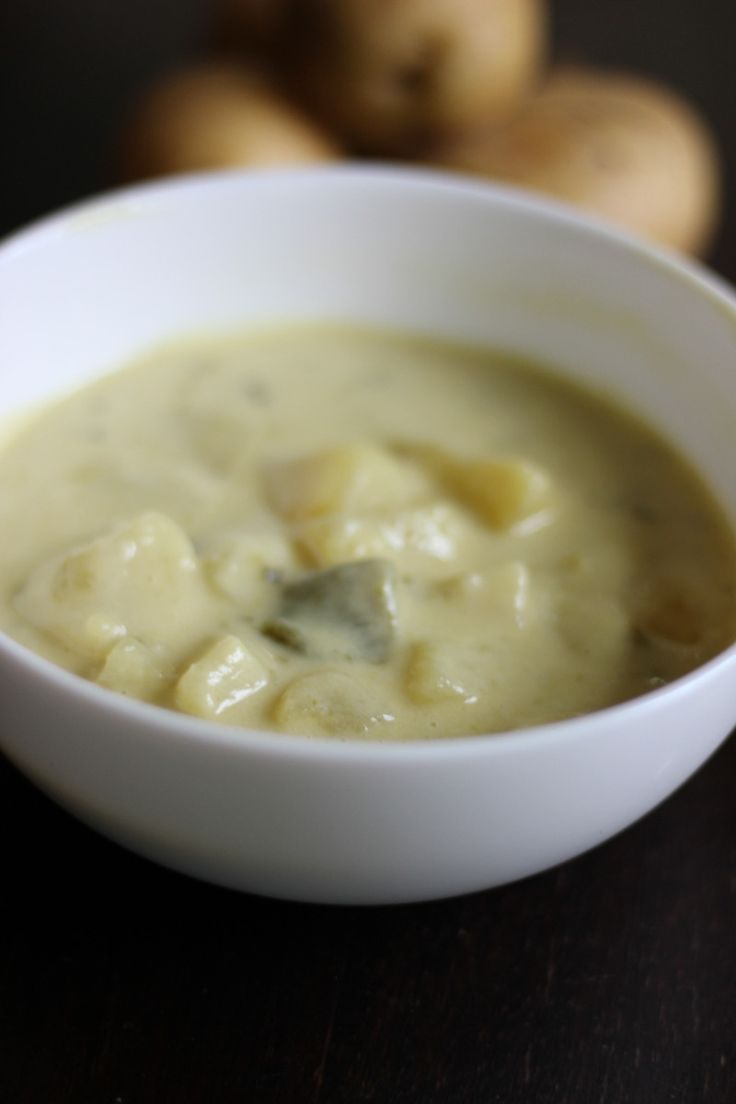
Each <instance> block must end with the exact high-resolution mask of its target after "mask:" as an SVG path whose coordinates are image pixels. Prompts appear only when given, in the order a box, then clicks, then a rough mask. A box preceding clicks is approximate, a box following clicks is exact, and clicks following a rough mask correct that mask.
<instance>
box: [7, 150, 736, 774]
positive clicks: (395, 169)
mask: <svg viewBox="0 0 736 1104" xmlns="http://www.w3.org/2000/svg"><path fill="white" fill-rule="evenodd" d="M326 183H330V184H335V183H337V185H338V186H345V187H352V186H356V185H359V186H360V187H361V188H365V187H366V186H367V187H373V188H375V187H379V188H393V189H400V190H409V191H411V190H416V189H419V190H420V191H423V192H425V193H429V192H435V193H438V194H439V193H444V194H445V195H446V196H448V198H450V199H451V198H452V196H455V197H457V200H458V202H462V201H468V200H469V201H473V202H485V203H490V204H492V205H496V206H500V207H502V208H503V207H505V208H507V209H511V210H514V211H517V212H520V213H521V214H522V215H524V216H526V217H531V218H532V219H536V220H538V221H544V222H547V223H550V222H551V223H556V224H557V225H560V226H563V227H565V229H566V231H569V232H571V233H572V234H573V235H577V236H583V237H586V238H593V239H597V240H598V241H599V242H601V244H602V245H603V248H605V249H609V248H613V249H615V250H619V251H623V252H626V253H629V254H634V255H635V256H636V258H637V260H638V261H639V262H641V263H645V264H648V265H649V266H650V267H651V266H655V267H656V268H658V269H660V270H662V269H664V271H665V274H666V275H667V276H669V277H671V278H675V279H678V280H680V281H681V282H683V283H686V284H687V285H688V287H689V288H691V289H692V291H693V292H695V293H697V294H700V295H701V296H704V297H705V298H706V299H709V300H711V302H712V303H713V304H714V305H715V306H717V307H719V308H720V309H721V310H722V311H723V313H724V315H726V316H727V317H729V318H730V319H731V320H732V322H733V324H734V331H735V334H734V336H735V338H736V291H734V289H732V288H731V286H730V285H729V284H728V282H727V281H726V280H724V279H722V278H721V277H720V276H718V275H717V274H715V273H713V272H712V271H710V270H709V269H707V268H706V267H705V266H704V265H703V264H702V263H701V262H699V261H697V260H694V259H692V258H686V257H683V256H681V255H679V254H678V253H676V252H674V251H673V250H670V249H667V248H665V247H664V246H661V245H655V244H651V243H649V242H647V241H645V240H643V239H640V238H638V237H637V236H636V235H635V234H633V233H630V232H628V231H626V230H624V229H620V228H619V227H617V226H615V225H613V224H611V223H609V222H607V221H605V220H604V219H602V218H598V217H596V216H594V215H590V214H588V213H581V212H580V211H579V210H577V209H575V208H573V207H572V206H570V205H568V204H566V203H564V202H562V201H559V200H555V199H550V198H548V197H544V196H541V195H539V194H537V193H533V192H531V191H527V190H525V189H521V188H516V187H512V186H508V185H503V184H497V183H492V182H489V181H484V180H480V179H478V178H477V177H472V176H469V175H466V174H462V173H454V172H448V171H444V170H440V169H433V168H428V167H424V166H422V167H418V168H417V167H413V166H397V165H386V164H382V163H380V162H371V163H366V164H362V163H351V162H347V163H344V164H338V165H328V166H321V165H318V166H306V167H300V168H279V169H272V168H265V169H245V170H244V169H227V170H215V171H207V172H198V173H189V174H182V175H179V176H175V177H170V178H164V179H161V180H154V181H144V182H139V183H135V184H132V185H127V186H125V187H122V188H116V189H113V190H110V191H105V192H103V193H100V194H98V195H94V196H91V197H89V198H86V199H82V200H80V201H78V202H75V203H72V204H70V205H67V206H65V207H62V208H61V209H59V210H58V211H55V212H52V213H51V214H48V215H44V216H42V217H41V218H39V219H36V220H34V221H32V222H30V223H29V224H27V225H26V226H23V227H20V228H19V229H17V230H14V231H12V232H11V233H10V234H9V235H7V236H5V237H4V238H2V239H0V268H2V267H4V266H5V265H6V264H9V263H10V264H12V262H13V261H14V259H15V257H16V256H18V255H24V254H25V253H27V252H28V251H31V250H36V249H42V248H43V247H44V246H45V245H46V244H47V243H48V242H49V241H50V240H51V241H53V240H54V239H55V238H56V237H57V236H58V235H60V234H64V233H66V232H68V231H70V230H71V231H74V230H78V229H83V228H84V227H85V224H89V225H90V227H92V226H94V225H96V224H98V220H102V221H104V222H107V221H108V219H112V218H116V217H117V216H126V215H136V214H138V213H139V212H140V211H141V210H142V209H144V208H149V207H150V205H151V204H152V203H154V204H155V203H157V202H159V201H161V200H164V201H166V200H169V199H170V198H172V197H178V196H183V197H187V196H190V197H191V196H192V194H194V193H197V192H205V193H206V192H212V191H213V190H214V192H215V193H216V192H217V190H218V189H219V188H221V187H226V188H227V187H235V188H240V187H243V188H245V189H246V190H248V189H254V190H256V189H258V188H259V187H260V188H269V189H273V187H274V186H281V187H284V188H287V189H288V188H304V187H315V188H320V187H323V186H324V185H325V184H326ZM735 537H736V534H735ZM0 656H3V657H4V658H7V659H8V660H10V661H11V663H15V664H18V665H20V666H22V667H24V668H25V669H26V671H27V673H28V674H29V675H30V676H32V677H33V678H37V679H40V680H41V681H43V682H45V683H47V684H49V685H50V687H52V688H54V689H56V690H58V691H59V692H60V693H61V694H63V695H70V696H72V697H74V698H76V699H77V700H78V703H79V705H81V706H84V707H87V708H92V709H94V708H97V709H98V710H100V711H101V712H102V713H109V714H111V715H115V716H117V717H118V718H120V719H122V720H126V719H128V720H129V721H130V725H131V726H136V725H137V726H139V727H142V728H145V729H146V730H147V735H149V736H150V735H152V734H153V733H154V732H155V734H156V735H157V736H161V737H163V738H164V739H165V740H167V741H169V742H170V741H172V738H173V737H177V738H179V739H180V740H182V741H184V742H185V743H188V744H198V745H201V747H202V748H203V749H204V748H205V747H207V746H209V747H210V748H211V749H212V750H217V749H221V750H230V751H236V752H239V753H243V754H251V755H253V754H255V755H258V756H261V755H263V756H266V757H271V756H275V757H277V758H283V757H287V758H290V759H295V760H301V761H303V760H314V762H316V763H319V764H324V762H325V761H328V760H334V761H336V762H356V763H358V762H363V763H369V764H372V765H374V766H375V765H380V764H381V762H382V761H383V760H386V761H390V762H391V763H396V762H399V761H404V762H408V763H416V762H417V761H422V762H426V761H429V762H434V763H442V762H445V761H446V760H448V759H450V760H458V761H462V760H465V759H467V758H468V757H470V758H477V757H478V756H481V757H483V758H485V757H486V756H491V757H494V758H495V757H496V756H498V755H508V754H511V753H516V754H524V753H525V752H528V751H530V750H531V749H533V748H536V747H538V746H539V745H540V743H542V742H544V744H545V745H546V746H550V745H558V744H560V743H565V742H568V741H570V742H575V741H576V740H578V739H581V738H582V739H585V740H586V741H588V740H591V738H593V737H595V736H596V735H597V734H600V735H605V733H606V732H608V731H609V729H610V726H611V724H612V723H614V724H616V725H625V724H626V723H627V722H628V721H629V720H631V721H634V720H636V721H637V722H639V723H641V722H643V721H645V720H646V719H647V717H649V716H650V715H652V714H653V713H656V712H657V711H658V710H659V709H660V707H661V706H662V705H663V704H665V702H666V701H668V702H669V704H670V706H675V705H676V704H677V702H678V701H679V700H680V699H682V698H684V697H685V696H687V695H689V694H690V693H691V692H693V691H697V690H700V692H704V691H705V690H706V688H707V683H708V682H710V681H712V680H713V679H715V678H718V677H719V676H720V674H721V672H722V670H723V668H725V667H731V666H735V665H736V641H735V642H734V643H732V644H730V645H729V646H727V647H726V648H724V649H722V650H721V651H720V652H719V653H718V654H717V655H715V656H713V657H712V658H711V659H709V660H708V661H706V662H705V663H702V664H700V665H699V666H698V667H696V668H694V669H693V670H692V671H690V672H688V673H687V674H685V675H683V676H681V677H680V678H678V679H676V680H674V681H673V682H671V683H668V684H667V685H665V686H662V687H659V688H656V689H652V690H650V691H648V692H647V693H645V694H643V695H640V696H638V697H636V698H631V699H628V700H626V701H623V702H620V703H618V704H615V705H612V706H608V707H606V708H604V709H599V710H595V711H593V712H590V713H585V714H581V715H579V716H575V717H570V718H567V719H564V720H560V721H554V722H549V723H546V724H539V725H534V726H528V727H521V728H518V729H511V730H505V731H502V732H498V733H496V732H493V733H483V734H478V735H469V736H445V737H442V736H439V737H436V738H434V737H433V738H429V739H421V740H419V739H417V740H399V739H396V738H394V739H392V738H390V737H389V738H382V739H380V740H371V739H363V740H359V739H355V738H350V737H345V738H343V737H321V736H306V735H297V734H291V733H282V732H279V731H275V730H267V729H251V728H244V727H238V726H234V725H227V724H222V723H220V722H217V721H207V720H205V719H202V718H198V717H193V716H189V715H187V714H184V713H179V712H177V711H176V710H173V709H168V708H166V707H163V706H158V705H154V704H151V703H148V702H144V701H139V700H137V699H134V698H129V697H126V696H125V695H123V694H118V693H115V692H113V691H110V690H108V689H106V688H103V687H100V686H97V685H96V684H95V683H93V682H91V681H89V680H87V679H85V678H83V677H82V676H80V675H76V674H74V673H73V672H70V671H68V670H66V669H65V668H62V667H60V666H58V665H56V664H55V663H53V662H52V661H50V660H47V659H45V658H44V657H43V656H40V655H38V654H36V653H35V652H33V651H32V650H31V649H30V648H27V647H25V646H24V645H22V644H20V643H19V642H18V641H16V640H14V639H13V638H12V637H10V636H8V635H7V634H6V633H4V632H2V630H0ZM700 683H703V684H705V685H703V686H700V687H699V685H698V684H700ZM632 714H634V715H635V716H632Z"/></svg>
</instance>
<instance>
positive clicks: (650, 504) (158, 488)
mask: <svg viewBox="0 0 736 1104" xmlns="http://www.w3.org/2000/svg"><path fill="white" fill-rule="evenodd" d="M0 531H2V533H3V535H4V540H3V541H2V542H1V543H0V626H1V627H2V628H3V629H4V630H5V631H6V632H8V633H9V634H10V635H11V636H13V637H15V638H16V639H17V640H19V641H21V642H22V643H23V644H25V645H27V646H28V647H29V648H31V649H33V650H34V651H36V652H38V653H40V654H41V655H43V656H46V657H48V658H49V659H51V660H53V661H55V662H56V663H59V664H61V665H62V666H64V667H66V668H68V669H69V670H70V671H73V672H76V673H77V674H79V675H81V676H83V677H84V678H87V679H90V680H93V681H95V682H97V683H98V684H99V685H100V686H104V687H107V688H109V689H110V690H112V691H117V692H119V693H122V694H127V695H131V696H133V697H136V698H140V699H143V700H145V701H149V702H153V703H157V704H159V705H162V706H166V707H169V708H172V709H176V710H180V711H182V712H185V713H189V714H193V715H195V716H198V717H203V718H206V719H210V720H217V721H221V722H224V723H226V724H230V725H240V726H248V727H256V728H266V729H270V730H274V731H287V732H295V733H303V734H306V735H320V736H321V735H327V736H332V737H348V738H361V739H363V738H369V739H402V740H408V739H423V738H427V737H437V736H453V735H454V736H458V735H463V734H474V733H486V732H498V731H501V730H508V729H513V728H518V727H520V726H526V725H532V724H539V723H542V722H548V721H553V720H557V719H559V718H563V717H569V716H572V715H575V714H579V713H583V712H589V711H591V710H595V709H600V708H602V707H604V706H608V705H611V704H613V703H616V702H620V701H623V700H624V699H627V698H631V697H634V696H636V695H639V694H643V693H645V692H646V691H647V690H650V689H652V688H654V687H658V686H661V685H662V684H664V683H666V682H669V681H670V680H672V679H675V678H677V677H678V676H680V675H682V674H684V673H685V672H687V671H689V670H691V669H692V668H693V667H695V666H697V665H698V664H700V663H702V662H703V661H704V660H706V659H708V658H709V657H711V656H713V655H714V654H715V653H716V652H718V651H719V650H720V649H721V648H723V647H724V646H725V645H726V644H728V643H729V642H730V641H731V640H732V639H733V638H734V635H735V625H736V592H735V585H734V581H735V579H736V554H735V552H734V544H733V540H732V538H731V535H730V534H729V531H728V528H727V526H726V524H725V522H724V520H723V518H722V517H721V515H720V513H719V511H718V508H717V507H716V505H715V503H714V502H713V501H712V500H711V499H710V497H709V495H708V493H707V492H706V490H705V488H704V487H703V486H702V485H701V484H700V482H699V481H698V479H697V478H696V476H695V475H694V474H693V473H692V472H691V471H690V470H689V469H688V468H687V466H686V465H685V463H684V462H683V461H682V460H681V459H680V458H679V457H678V456H677V455H676V454H675V453H674V452H673V451H672V449H671V448H670V447H669V446H668V445H667V444H665V443H664V442H663V441H662V440H660V439H659V438H658V437H657V436H656V435H655V434H654V433H653V432H652V431H650V430H649V429H647V428H646V427H644V426H642V425H641V424H639V422H638V421H636V420H635V419H634V418H633V417H630V416H628V415H626V414H624V413H623V412H621V411H620V410H618V409H615V408H614V406H613V405H611V404H609V403H607V402H605V401H603V400H601V399H600V398H596V397H594V396H592V395H589V394H587V393H585V392H583V391H582V390H578V389H576V388H574V387H572V386H570V385H568V384H567V383H565V382H562V381H561V380H559V379H557V378H556V377H555V376H554V375H552V374H547V373H544V372H542V371H539V370H537V369H535V368H532V367H530V366H528V365H526V364H522V363H519V362H517V361H515V360H513V359H511V358H508V357H505V356H501V355H499V354H495V353H489V352H487V351H478V350H471V349H466V348H462V347H458V346H455V345H452V344H444V343H442V342H440V341H435V340H432V341H428V340H422V339H418V338H414V337H404V336H400V335H396V334H390V333H382V332H371V331H363V330H359V329H355V328H350V327H337V326H336V327H306V326H292V327H283V328H279V329H273V330H269V331H264V332H261V333H254V334H249V335H246V336H241V337H239V338H237V339H236V338H228V339H223V340H207V341H204V340H202V341H200V342H191V343H188V344H186V345H184V344H182V345H181V346H176V347H171V348H168V349H166V350H162V351H159V352H157V353H156V354H155V356H151V357H150V358H148V359H147V360H145V361H143V362H141V363H139V364H136V365H133V366H131V367H128V368H126V369H125V370H123V371H121V372H119V373H117V374H115V375H112V376H110V377H108V378H106V379H104V380H102V381H100V382H98V383H95V384H94V385H92V386H89V387H87V388H86V389H84V390H82V391H80V392H79V393H77V394H75V395H74V396H72V397H71V398H69V399H67V400H65V401H63V402H61V403H59V404H58V405H56V406H55V407H53V408H52V409H50V410H49V411H47V412H46V413H44V414H43V415H42V416H41V417H39V418H38V419H37V420H35V421H34V422H33V423H32V424H31V425H30V426H29V427H27V428H26V429H25V430H24V431H22V432H20V433H19V434H17V435H16V437H15V438H14V440H12V442H10V443H8V445H7V446H6V448H5V450H4V452H3V454H2V456H0Z"/></svg>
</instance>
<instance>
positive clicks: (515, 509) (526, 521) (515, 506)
mask: <svg viewBox="0 0 736 1104" xmlns="http://www.w3.org/2000/svg"><path fill="white" fill-rule="evenodd" d="M407 448H408V450H409V451H410V452H411V453H413V454H414V455H416V456H417V458H418V459H420V460H422V461H423V462H424V464H425V466H426V468H427V469H428V470H429V471H430V472H432V474H433V475H434V476H435V477H436V478H437V479H438V480H440V482H442V483H443V484H444V485H445V488H446V489H447V490H449V491H451V492H452V493H453V494H454V495H455V497H456V498H457V499H458V501H460V502H462V503H463V505H464V506H467V507H468V508H469V509H471V510H473V511H474V513H476V514H477V515H478V516H479V517H480V518H481V520H482V521H484V522H485V523H486V524H487V525H490V526H491V527H492V528H494V529H502V530H506V529H515V528H518V527H521V526H527V525H529V526H531V525H532V523H534V522H535V521H539V522H541V521H543V520H546V519H547V517H548V516H550V513H549V512H550V510H551V507H552V504H553V483H552V480H551V478H550V476H549V473H548V472H546V471H545V470H544V469H543V468H541V467H540V466H539V465H538V464H535V463H533V462H532V461H530V460H527V459H525V458H524V457H521V456H490V457H479V458H467V459H466V458H463V457H459V456H455V455H453V454H452V453H450V452H447V451H445V450H444V449H440V448H436V447H435V446H434V445H410V446H407Z"/></svg>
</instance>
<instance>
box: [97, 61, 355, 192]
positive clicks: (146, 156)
mask: <svg viewBox="0 0 736 1104" xmlns="http://www.w3.org/2000/svg"><path fill="white" fill-rule="evenodd" d="M339 156H340V153H339V150H338V147H337V145H336V144H335V142H333V140H332V138H331V137H330V136H329V135H328V134H326V133H325V132H324V131H323V130H322V129H321V128H320V127H319V126H318V124H317V123H314V122H312V120H311V119H309V118H307V117H306V116H305V115H303V114H302V113H301V111H300V110H299V109H298V107H295V106H294V105H292V104H291V103H289V102H288V101H287V100H285V99H284V98H283V97H282V96H281V95H280V94H279V92H277V91H276V90H275V89H273V88H271V87H269V85H268V84H267V83H266V82H265V81H264V80H263V79H262V78H260V77H258V76H257V75H255V74H254V73H248V72H246V71H244V70H243V69H242V68H240V67H239V66H236V65H228V64H223V63H211V64H204V65H200V66H198V67H196V68H192V69H185V70H181V71H180V72H176V73H173V74H171V75H170V76H167V77H165V78H164V79H163V80H162V81H161V82H160V83H159V84H158V85H156V86H155V87H154V88H153V89H151V91H150V92H149V93H148V94H147V96H145V97H144V99H143V100H142V102H141V103H140V104H139V105H138V107H137V109H136V110H135V112H134V113H133V115H132V117H131V119H130V120H129V122H128V125H127V127H126V129H125V132H124V134H123V137H122V140H121V148H120V152H119V157H118V160H119V164H120V173H121V175H122V176H123V177H124V178H125V179H131V180H134V179H138V178H141V177H151V176H165V175H167V174H170V173H181V172H194V171H198V170H203V169H217V168H226V167H235V166H244V167H247V166H259V165H292V164H293V165H297V164H309V163H311V162H319V161H332V160H335V159H336V158H337V157H339Z"/></svg>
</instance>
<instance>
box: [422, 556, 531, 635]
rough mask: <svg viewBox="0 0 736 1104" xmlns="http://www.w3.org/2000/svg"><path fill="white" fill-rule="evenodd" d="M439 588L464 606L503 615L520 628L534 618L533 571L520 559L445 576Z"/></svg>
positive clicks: (486, 614)
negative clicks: (447, 577)
mask: <svg viewBox="0 0 736 1104" xmlns="http://www.w3.org/2000/svg"><path fill="white" fill-rule="evenodd" d="M438 590H439V592H440V593H441V594H443V595H445V596H446V597H447V598H449V599H450V600H451V601H452V602H453V603H460V604H461V606H462V607H463V608H465V609H472V610H474V611H475V612H476V613H479V612H482V614H483V616H484V617H488V616H492V617H493V618H494V621H498V619H499V618H502V619H503V620H504V621H505V622H506V623H511V624H513V625H515V626H516V628H518V629H523V628H526V627H527V626H528V625H529V623H530V621H531V620H532V618H533V613H534V603H533V601H532V589H531V574H530V572H529V568H528V567H527V566H526V564H523V563H521V562H520V561H518V560H512V561H511V562H510V563H505V564H498V565H496V566H493V567H486V568H481V569H478V570H475V571H468V572H464V573H463V574H462V575H455V576H452V577H451V578H449V579H443V580H442V582H440V583H439V584H438Z"/></svg>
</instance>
